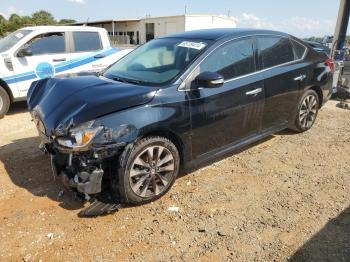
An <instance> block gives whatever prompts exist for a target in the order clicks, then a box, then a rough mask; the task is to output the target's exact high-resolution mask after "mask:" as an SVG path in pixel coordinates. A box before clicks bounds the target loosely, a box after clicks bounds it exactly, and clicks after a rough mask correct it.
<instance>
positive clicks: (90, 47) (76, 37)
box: [73, 32, 102, 52]
mask: <svg viewBox="0 0 350 262" xmlns="http://www.w3.org/2000/svg"><path fill="white" fill-rule="evenodd" d="M73 41H74V47H75V51H76V52H89V51H96V50H100V49H102V45H101V39H100V35H99V34H98V33H97V32H73Z"/></svg>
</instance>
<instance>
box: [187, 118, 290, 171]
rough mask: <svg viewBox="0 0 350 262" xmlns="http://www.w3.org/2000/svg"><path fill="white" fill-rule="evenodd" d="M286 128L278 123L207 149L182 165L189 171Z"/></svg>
mask: <svg viewBox="0 0 350 262" xmlns="http://www.w3.org/2000/svg"><path fill="white" fill-rule="evenodd" d="M286 128H288V124H283V125H279V126H277V127H273V128H270V129H267V130H265V131H263V132H262V133H259V134H256V135H252V136H249V137H247V138H244V139H242V140H239V141H238V142H234V143H231V144H228V145H225V146H223V147H220V148H218V149H214V150H212V151H209V152H207V153H204V154H202V155H200V156H198V157H197V158H195V159H194V160H192V161H190V162H188V163H187V164H185V165H184V170H186V171H190V170H193V169H195V168H196V167H198V166H199V165H201V164H205V163H208V162H210V161H213V160H216V159H218V158H220V157H223V156H225V155H227V154H228V153H232V152H235V151H238V150H240V149H242V148H244V147H246V146H248V145H251V144H254V143H255V142H258V141H259V140H262V139H264V138H266V137H268V136H270V135H273V134H276V133H278V132H280V131H282V130H284V129H286Z"/></svg>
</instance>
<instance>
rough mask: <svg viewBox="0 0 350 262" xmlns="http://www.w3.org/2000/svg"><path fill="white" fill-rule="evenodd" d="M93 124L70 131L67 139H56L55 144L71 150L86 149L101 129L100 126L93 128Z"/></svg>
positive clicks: (86, 124) (85, 124)
mask: <svg viewBox="0 0 350 262" xmlns="http://www.w3.org/2000/svg"><path fill="white" fill-rule="evenodd" d="M94 123H95V121H89V122H86V123H83V124H80V125H78V126H76V127H74V128H72V129H70V132H69V135H68V137H59V138H57V140H56V141H57V143H58V144H59V145H61V146H64V147H67V148H71V149H73V150H74V149H77V150H79V149H80V150H82V149H84V148H86V147H87V146H88V145H90V143H91V142H92V140H93V139H94V138H95V137H96V136H97V135H98V134H99V133H100V132H101V130H102V129H103V127H102V126H93V124H94Z"/></svg>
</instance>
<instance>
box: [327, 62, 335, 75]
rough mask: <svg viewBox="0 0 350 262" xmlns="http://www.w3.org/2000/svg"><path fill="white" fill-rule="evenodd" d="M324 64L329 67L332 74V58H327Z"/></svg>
mask: <svg viewBox="0 0 350 262" xmlns="http://www.w3.org/2000/svg"><path fill="white" fill-rule="evenodd" d="M326 64H327V65H328V66H329V68H330V69H331V72H332V74H333V73H334V61H333V59H332V58H329V59H327V61H326Z"/></svg>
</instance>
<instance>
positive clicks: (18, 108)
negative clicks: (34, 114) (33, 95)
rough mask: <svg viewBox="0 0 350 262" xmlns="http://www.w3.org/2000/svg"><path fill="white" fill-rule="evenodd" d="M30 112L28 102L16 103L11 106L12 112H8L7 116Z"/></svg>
mask: <svg viewBox="0 0 350 262" xmlns="http://www.w3.org/2000/svg"><path fill="white" fill-rule="evenodd" d="M25 112H28V106H27V102H26V101H21V102H16V103H13V104H11V106H10V110H9V111H8V113H7V115H15V114H19V113H25Z"/></svg>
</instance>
